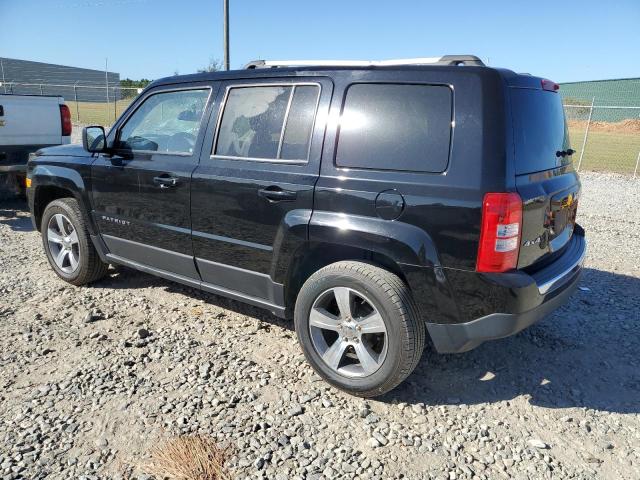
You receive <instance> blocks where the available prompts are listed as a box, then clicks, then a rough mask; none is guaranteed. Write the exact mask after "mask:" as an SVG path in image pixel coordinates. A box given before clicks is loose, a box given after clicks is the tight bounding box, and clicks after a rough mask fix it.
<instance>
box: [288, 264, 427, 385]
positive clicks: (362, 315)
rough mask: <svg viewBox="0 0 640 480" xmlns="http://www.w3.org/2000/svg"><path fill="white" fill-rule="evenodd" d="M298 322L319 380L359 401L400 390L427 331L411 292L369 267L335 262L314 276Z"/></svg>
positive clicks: (303, 297)
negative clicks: (360, 398)
mask: <svg viewBox="0 0 640 480" xmlns="http://www.w3.org/2000/svg"><path fill="white" fill-rule="evenodd" d="M339 299H340V300H339ZM339 302H340V304H341V305H343V308H341V307H340V306H339ZM343 311H348V312H349V313H348V314H344V312H343ZM312 317H313V318H312ZM345 318H346V321H345ZM294 322H295V328H296V333H297V335H298V341H299V343H300V345H301V347H302V350H303V351H304V354H305V357H306V359H307V361H308V362H309V363H310V364H311V366H312V367H313V369H314V370H315V371H316V372H317V373H318V375H320V376H321V377H322V378H324V379H325V380H326V381H327V382H329V383H330V384H331V385H333V386H335V387H337V388H339V389H341V390H344V391H346V392H348V393H350V394H353V395H357V396H360V397H375V396H378V395H382V394H384V393H386V392H388V391H390V390H392V389H393V388H395V387H396V386H398V385H399V384H400V383H401V382H402V381H403V380H404V379H405V378H407V377H408V376H409V374H410V373H411V372H412V371H413V370H414V369H415V367H416V365H417V364H418V362H419V361H420V357H421V356H422V352H423V350H424V344H425V335H426V330H425V325H424V322H423V320H422V319H421V317H420V315H419V313H418V309H417V307H416V305H415V303H414V302H413V298H412V296H411V292H410V291H409V288H408V286H407V285H406V284H405V283H404V282H403V281H402V280H401V279H400V278H399V277H398V276H397V275H394V274H393V273H391V272H389V271H387V270H384V269H382V268H379V267H376V266H374V265H370V264H367V263H362V262H356V261H342V262H337V263H333V264H331V265H328V266H326V267H324V268H322V269H320V270H318V271H317V272H316V273H314V274H313V275H311V277H309V279H308V280H307V281H306V282H305V283H304V285H303V286H302V288H301V289H300V293H299V294H298V298H297V300H296V306H295V313H294ZM336 324H337V325H336ZM383 330H384V333H383ZM369 332H372V333H369ZM336 336H337V338H336ZM341 340H342V342H341V343H338V342H340V341H341ZM345 344H346V346H345ZM342 349H344V352H343V353H342V354H341V353H340V350H342ZM338 357H340V358H338ZM336 358H338V360H337V361H336ZM361 358H362V359H364V360H365V361H362V360H361Z"/></svg>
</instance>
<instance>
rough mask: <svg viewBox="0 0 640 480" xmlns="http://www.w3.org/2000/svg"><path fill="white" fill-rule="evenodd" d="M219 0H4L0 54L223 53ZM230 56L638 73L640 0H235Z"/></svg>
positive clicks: (564, 76) (203, 61)
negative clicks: (463, 60) (465, 58)
mask: <svg viewBox="0 0 640 480" xmlns="http://www.w3.org/2000/svg"><path fill="white" fill-rule="evenodd" d="M222 3H223V1H222V0H0V57H9V58H19V59H24V60H33V61H41V62H49V63H58V64H62V65H71V66H76V67H84V68H95V69H104V66H105V59H108V66H109V70H110V71H114V72H118V73H120V76H121V78H126V77H128V78H132V79H140V78H149V79H156V78H160V77H164V76H168V75H173V74H174V73H175V72H178V73H180V74H185V73H193V72H195V71H197V70H198V69H199V68H203V67H205V66H206V65H207V64H208V63H209V60H210V59H217V60H222V58H223V48H222ZM230 37H231V41H230V45H231V51H230V59H231V67H232V68H242V66H243V65H244V64H245V63H246V62H248V61H251V60H254V59H275V60H285V59H295V60H299V59H342V60H355V59H360V60H380V59H390V58H408V57H429V56H440V55H444V54H474V55H477V56H479V57H480V58H482V60H483V61H485V63H488V64H489V65H491V66H496V67H505V68H509V69H512V70H515V71H517V72H528V73H532V74H535V75H539V76H543V77H547V78H550V79H552V80H554V81H557V82H568V81H580V80H598V79H608V78H627V77H638V76H640V0H610V1H608V2H603V1H601V0H600V1H597V2H596V1H595V0H583V1H574V0H568V1H563V0H555V1H552V0H541V1H531V0H529V1H518V0H510V1H492V0H476V1H471V0H468V1H461V0H448V1H434V2H429V1H418V0H412V1H409V0H406V1H405V0H395V1H393V0H386V1H378V0H368V1H364V0H322V1H317V2H311V1H304V0H297V1H295V0H230Z"/></svg>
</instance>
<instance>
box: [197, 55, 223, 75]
mask: <svg viewBox="0 0 640 480" xmlns="http://www.w3.org/2000/svg"><path fill="white" fill-rule="evenodd" d="M220 70H222V63H220V60H218V59H216V58H210V59H209V65H207V66H206V67H204V68H199V69H198V73H210V72H218V71H220Z"/></svg>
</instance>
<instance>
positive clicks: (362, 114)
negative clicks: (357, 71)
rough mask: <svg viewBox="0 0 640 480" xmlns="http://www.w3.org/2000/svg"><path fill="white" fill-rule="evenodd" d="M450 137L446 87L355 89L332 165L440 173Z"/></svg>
mask: <svg viewBox="0 0 640 480" xmlns="http://www.w3.org/2000/svg"><path fill="white" fill-rule="evenodd" d="M450 137H451V90H450V89H449V88H448V87H444V86H431V85H397V84H355V85H352V86H351V87H349V89H348V90H347V95H346V98H345V103H344V108H343V111H342V116H341V119H340V136H339V140H338V149H337V153H336V165H338V166H341V167H354V168H369V169H379V170H407V171H416V172H442V171H443V170H444V169H445V168H446V166H447V162H448V161H449V142H450Z"/></svg>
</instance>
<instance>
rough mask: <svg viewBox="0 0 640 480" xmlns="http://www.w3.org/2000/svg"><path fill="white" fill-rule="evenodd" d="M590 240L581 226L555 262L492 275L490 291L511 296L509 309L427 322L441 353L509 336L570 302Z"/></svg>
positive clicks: (467, 348) (460, 350) (473, 346)
mask: <svg viewBox="0 0 640 480" xmlns="http://www.w3.org/2000/svg"><path fill="white" fill-rule="evenodd" d="M586 250H587V244H586V240H585V238H584V231H582V229H581V228H580V229H578V230H577V231H576V233H575V234H574V236H573V238H572V240H571V243H570V245H569V246H568V248H567V249H566V251H565V252H564V253H563V255H562V256H561V257H560V258H558V259H557V260H556V261H555V262H553V263H552V264H550V265H548V266H546V267H545V268H543V269H541V270H539V271H537V272H535V273H533V274H531V275H529V274H527V273H525V272H514V273H509V274H502V276H501V275H494V276H491V277H490V284H491V290H490V291H491V295H492V296H494V297H495V295H496V292H499V294H501V295H504V296H505V298H508V301H505V302H503V304H504V305H508V306H509V310H511V311H505V312H500V313H490V314H488V315H484V316H482V317H480V318H477V319H474V320H471V321H469V322H464V323H450V324H439V323H427V329H428V331H429V335H430V336H431V339H432V341H433V344H434V346H435V348H436V350H437V351H438V352H440V353H460V352H466V351H468V350H471V349H473V348H475V347H477V346H478V345H480V344H481V343H483V342H485V341H487V340H493V339H496V338H503V337H508V336H509V335H513V334H515V333H518V332H519V331H521V330H523V329H524V328H526V327H528V326H529V325H531V324H533V323H535V322H537V321H538V320H540V319H542V318H543V317H545V316H546V315H548V314H549V313H551V312H552V311H554V310H555V309H556V308H558V307H560V306H561V305H563V304H564V303H566V302H567V300H568V299H569V297H570V296H571V294H572V293H573V292H574V291H575V289H576V288H577V286H578V282H579V280H580V276H581V274H582V268H583V264H584V260H585V257H586Z"/></svg>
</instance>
